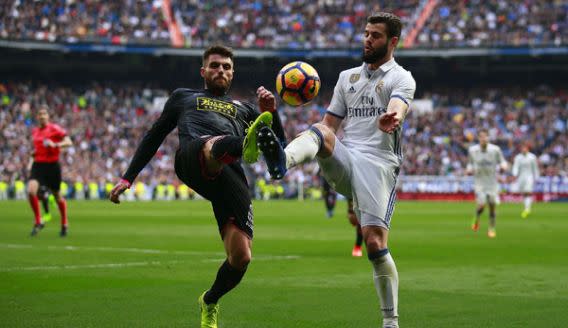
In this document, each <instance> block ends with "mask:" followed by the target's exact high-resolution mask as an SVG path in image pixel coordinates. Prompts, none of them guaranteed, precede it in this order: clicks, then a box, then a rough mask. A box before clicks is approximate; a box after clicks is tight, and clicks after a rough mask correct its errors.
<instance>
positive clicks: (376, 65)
mask: <svg viewBox="0 0 568 328" xmlns="http://www.w3.org/2000/svg"><path fill="white" fill-rule="evenodd" d="M392 58H393V57H392V53H391V54H387V55H386V56H384V57H383V58H381V59H379V60H377V61H376V62H374V63H371V64H367V68H369V70H371V71H376V70H377V69H379V67H381V66H382V65H383V64H385V63H387V62H388V61H389V60H391V59H392Z"/></svg>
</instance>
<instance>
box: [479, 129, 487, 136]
mask: <svg viewBox="0 0 568 328" xmlns="http://www.w3.org/2000/svg"><path fill="white" fill-rule="evenodd" d="M480 133H485V134H486V135H489V130H487V129H486V128H481V129H479V130H477V134H478V135H479V134H480Z"/></svg>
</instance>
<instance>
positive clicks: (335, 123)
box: [321, 113, 343, 134]
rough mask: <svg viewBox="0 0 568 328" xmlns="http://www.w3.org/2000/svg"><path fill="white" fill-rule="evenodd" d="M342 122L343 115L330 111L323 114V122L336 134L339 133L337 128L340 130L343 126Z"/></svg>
mask: <svg viewBox="0 0 568 328" xmlns="http://www.w3.org/2000/svg"><path fill="white" fill-rule="evenodd" d="M341 122H343V119H342V118H341V117H337V116H335V115H332V114H330V113H326V114H325V115H324V116H323V120H321V124H323V125H325V126H327V127H328V128H330V129H331V130H332V131H333V133H334V134H337V130H339V128H340V127H341Z"/></svg>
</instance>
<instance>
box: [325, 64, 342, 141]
mask: <svg viewBox="0 0 568 328" xmlns="http://www.w3.org/2000/svg"><path fill="white" fill-rule="evenodd" d="M345 80H346V74H345V72H341V73H340V74H339V78H338V79H337V83H336V84H335V88H334V89H333V96H332V97H331V102H330V103H329V106H328V107H327V112H326V113H325V115H324V116H323V119H322V120H321V122H320V123H321V124H323V125H325V126H327V127H328V128H330V129H331V130H332V131H333V133H334V134H337V131H338V130H339V128H340V127H341V122H343V119H344V118H345V116H346V115H347V101H346V99H345V92H344V91H343V87H344V86H345V85H346V82H344V81H345Z"/></svg>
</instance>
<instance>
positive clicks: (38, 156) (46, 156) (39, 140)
mask: <svg viewBox="0 0 568 328" xmlns="http://www.w3.org/2000/svg"><path fill="white" fill-rule="evenodd" d="M66 135H67V132H66V131H65V130H64V129H63V128H62V127H60V126H59V125H57V124H54V123H48V124H47V125H46V126H45V127H43V128H41V127H35V128H34V129H33V130H32V140H33V143H34V148H35V155H34V162H36V163H55V162H57V161H59V152H60V150H59V148H58V147H46V146H45V142H46V141H47V140H51V141H53V142H60V141H61V140H63V138H64V137H65V136H66Z"/></svg>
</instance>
